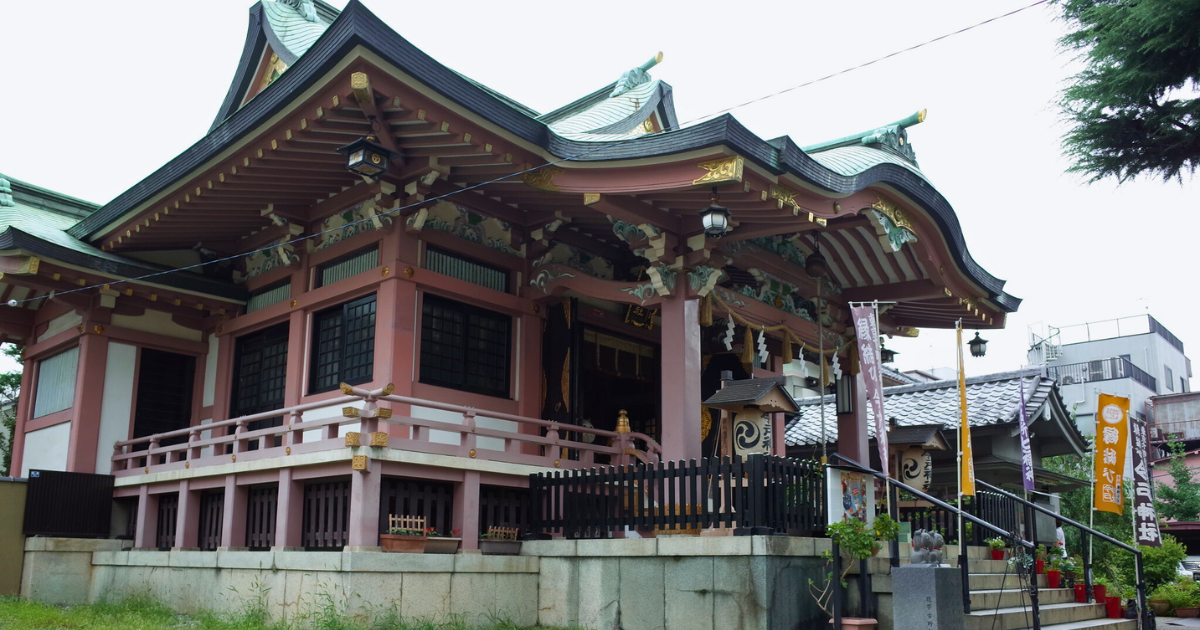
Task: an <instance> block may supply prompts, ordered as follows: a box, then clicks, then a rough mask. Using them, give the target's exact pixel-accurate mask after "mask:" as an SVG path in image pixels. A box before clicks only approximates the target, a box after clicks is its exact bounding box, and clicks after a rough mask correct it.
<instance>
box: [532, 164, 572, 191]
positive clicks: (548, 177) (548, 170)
mask: <svg viewBox="0 0 1200 630" xmlns="http://www.w3.org/2000/svg"><path fill="white" fill-rule="evenodd" d="M565 172H566V171H564V170H563V169H561V168H558V167H557V166H543V167H541V168H539V169H537V170H536V171H528V172H526V173H525V174H523V175H521V181H523V182H525V185H526V186H529V187H530V188H536V189H538V190H547V191H550V192H558V186H555V185H554V178H555V176H557V175H559V174H560V173H565Z"/></svg>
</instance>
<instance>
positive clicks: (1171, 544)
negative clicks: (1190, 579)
mask: <svg viewBox="0 0 1200 630" xmlns="http://www.w3.org/2000/svg"><path fill="white" fill-rule="evenodd" d="M1096 546H1097V547H1099V546H1100V544H1099V543H1097V545H1096ZM1138 550H1139V551H1141V552H1142V575H1143V577H1144V578H1145V580H1146V590H1148V591H1153V590H1155V589H1157V588H1158V587H1160V586H1162V585H1164V584H1169V583H1171V582H1173V581H1174V580H1175V578H1176V576H1178V575H1179V563H1180V561H1182V560H1183V559H1184V558H1186V557H1187V549H1185V548H1184V546H1183V545H1181V544H1179V541H1178V540H1175V537H1174V536H1171V535H1170V534H1167V535H1164V536H1163V537H1162V547H1138ZM1110 558H1111V560H1110V563H1111V565H1110V567H1109V569H1110V572H1111V573H1112V574H1113V575H1114V577H1116V578H1117V579H1118V580H1119V581H1121V582H1122V583H1124V584H1137V583H1138V580H1137V570H1136V567H1135V565H1134V560H1133V554H1131V553H1129V552H1128V551H1125V550H1123V549H1122V550H1120V551H1119V553H1116V554H1114V555H1112V556H1110Z"/></svg>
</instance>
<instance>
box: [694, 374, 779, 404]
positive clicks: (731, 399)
mask: <svg viewBox="0 0 1200 630" xmlns="http://www.w3.org/2000/svg"><path fill="white" fill-rule="evenodd" d="M786 385H787V377H784V376H776V377H770V378H747V379H743V380H740V381H728V382H726V383H725V384H724V385H723V386H722V387H721V389H718V390H717V391H716V393H715V394H713V395H712V396H709V397H708V400H706V401H704V404H705V405H707V406H709V407H717V406H720V405H736V404H740V403H755V402H758V401H759V400H762V398H763V396H766V395H767V394H770V393H771V392H772V391H774V390H776V389H778V390H779V391H781V392H783V394H784V396H785V397H786V399H787V400H789V401H792V403H793V404H795V400H794V399H793V398H792V396H791V394H789V393H788V391H787V387H786Z"/></svg>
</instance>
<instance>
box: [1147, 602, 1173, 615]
mask: <svg viewBox="0 0 1200 630" xmlns="http://www.w3.org/2000/svg"><path fill="white" fill-rule="evenodd" d="M1150 610H1153V611H1154V616H1155V617H1166V616H1167V613H1169V612H1171V601H1170V600H1167V599H1152V600H1150Z"/></svg>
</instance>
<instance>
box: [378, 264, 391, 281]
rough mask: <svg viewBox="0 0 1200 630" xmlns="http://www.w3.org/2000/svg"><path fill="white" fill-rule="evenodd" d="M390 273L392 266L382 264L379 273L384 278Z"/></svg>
mask: <svg viewBox="0 0 1200 630" xmlns="http://www.w3.org/2000/svg"><path fill="white" fill-rule="evenodd" d="M391 273H392V268H391V267H388V266H387V265H384V266H383V269H380V270H379V275H381V276H383V277H384V278H386V277H388V275H389V274H391Z"/></svg>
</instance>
